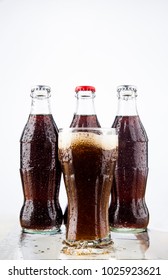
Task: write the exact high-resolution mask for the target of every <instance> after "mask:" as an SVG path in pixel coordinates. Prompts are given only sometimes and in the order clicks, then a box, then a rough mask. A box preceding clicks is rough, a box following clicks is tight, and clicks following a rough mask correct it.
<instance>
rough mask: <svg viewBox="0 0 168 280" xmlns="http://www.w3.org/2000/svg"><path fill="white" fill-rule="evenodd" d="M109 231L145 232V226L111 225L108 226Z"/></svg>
mask: <svg viewBox="0 0 168 280" xmlns="http://www.w3.org/2000/svg"><path fill="white" fill-rule="evenodd" d="M110 231H112V232H116V233H117V232H118V233H133V234H137V233H142V232H146V231H147V228H127V227H118V228H117V227H111V226H110Z"/></svg>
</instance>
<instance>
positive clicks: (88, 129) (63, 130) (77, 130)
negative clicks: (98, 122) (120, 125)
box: [58, 127, 118, 135]
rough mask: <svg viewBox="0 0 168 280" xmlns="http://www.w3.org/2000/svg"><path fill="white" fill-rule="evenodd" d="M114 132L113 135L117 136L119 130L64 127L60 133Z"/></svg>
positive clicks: (60, 129)
mask: <svg viewBox="0 0 168 280" xmlns="http://www.w3.org/2000/svg"><path fill="white" fill-rule="evenodd" d="M94 131H100V132H101V131H102V132H112V134H114V135H117V134H118V133H117V129H116V128H114V127H64V128H59V130H58V132H59V133H61V132H94Z"/></svg>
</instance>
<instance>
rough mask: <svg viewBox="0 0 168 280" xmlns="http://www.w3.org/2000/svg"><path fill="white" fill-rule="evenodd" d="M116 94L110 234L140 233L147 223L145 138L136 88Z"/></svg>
mask: <svg viewBox="0 0 168 280" xmlns="http://www.w3.org/2000/svg"><path fill="white" fill-rule="evenodd" d="M117 92H118V99H119V101H118V113H117V116H116V118H115V120H114V123H113V125H112V127H115V128H117V130H118V137H119V146H118V149H119V151H118V161H117V164H116V169H115V176H114V180H113V186H112V191H111V204H110V208H109V222H110V227H111V229H112V230H113V231H120V232H126V231H129V232H143V231H146V229H147V225H148V222H149V212H148V209H147V206H146V203H145V191H146V183H147V176H148V138H147V134H146V131H145V129H144V126H143V124H142V122H141V120H140V117H139V115H138V111H137V107H136V97H137V90H136V87H134V86H129V85H124V86H119V87H118V89H117Z"/></svg>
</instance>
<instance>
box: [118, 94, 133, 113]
mask: <svg viewBox="0 0 168 280" xmlns="http://www.w3.org/2000/svg"><path fill="white" fill-rule="evenodd" d="M137 115H138V110H137V105H136V95H135V94H132V95H126V94H121V93H120V94H119V95H118V110H117V116H137Z"/></svg>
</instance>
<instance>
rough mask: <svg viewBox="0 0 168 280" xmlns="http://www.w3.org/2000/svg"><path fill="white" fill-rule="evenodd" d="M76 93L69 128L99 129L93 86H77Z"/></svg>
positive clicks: (65, 221) (66, 210)
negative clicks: (74, 106) (74, 108)
mask: <svg viewBox="0 0 168 280" xmlns="http://www.w3.org/2000/svg"><path fill="white" fill-rule="evenodd" d="M75 92H76V110H75V113H74V116H73V119H72V122H71V125H70V127H100V123H99V121H98V118H97V115H96V111H95V104H94V98H95V92H96V89H95V87H93V86H77V87H76V88H75ZM67 216H68V207H66V209H65V213H64V224H65V225H66V224H67Z"/></svg>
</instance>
